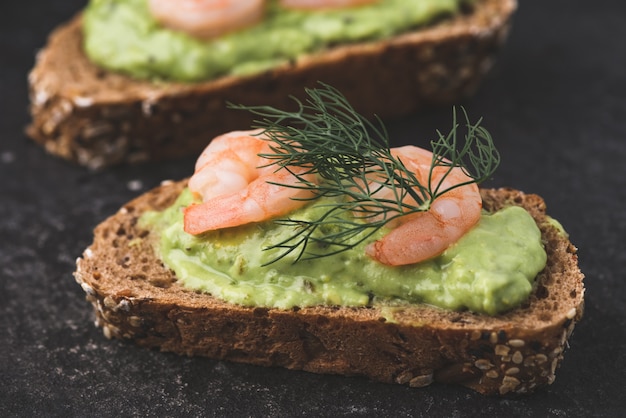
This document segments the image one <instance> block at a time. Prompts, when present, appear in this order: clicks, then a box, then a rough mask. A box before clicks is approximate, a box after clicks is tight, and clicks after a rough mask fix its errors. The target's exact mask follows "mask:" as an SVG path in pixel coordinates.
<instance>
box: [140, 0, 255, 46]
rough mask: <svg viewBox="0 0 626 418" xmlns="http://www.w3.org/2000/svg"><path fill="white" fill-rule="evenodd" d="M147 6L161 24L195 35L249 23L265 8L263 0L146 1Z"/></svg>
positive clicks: (204, 35)
mask: <svg viewBox="0 0 626 418" xmlns="http://www.w3.org/2000/svg"><path fill="white" fill-rule="evenodd" d="M148 5H149V8H150V12H151V13H152V16H154V18H155V19H156V20H157V21H158V22H160V23H161V24H162V25H164V26H166V27H168V28H170V29H173V30H178V31H182V32H186V33H188V34H189V35H191V36H194V37H197V38H212V37H215V36H218V35H221V34H224V33H226V32H230V31H233V30H236V29H241V28H244V27H246V26H249V25H252V24H254V23H256V22H258V21H259V20H261V18H262V17H263V12H264V10H265V0H148Z"/></svg>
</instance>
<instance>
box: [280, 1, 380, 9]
mask: <svg viewBox="0 0 626 418" xmlns="http://www.w3.org/2000/svg"><path fill="white" fill-rule="evenodd" d="M377 1H379V0H280V4H281V6H283V7H287V8H290V9H308V10H314V9H338V8H342V7H354V6H364V5H366V4H371V3H375V2H377Z"/></svg>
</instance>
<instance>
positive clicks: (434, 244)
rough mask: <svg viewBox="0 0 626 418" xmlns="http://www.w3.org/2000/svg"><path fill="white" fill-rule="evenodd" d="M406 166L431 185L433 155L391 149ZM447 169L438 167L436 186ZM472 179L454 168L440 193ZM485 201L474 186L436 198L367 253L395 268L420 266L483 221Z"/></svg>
mask: <svg viewBox="0 0 626 418" xmlns="http://www.w3.org/2000/svg"><path fill="white" fill-rule="evenodd" d="M392 152H393V154H394V155H395V156H396V157H399V158H400V159H401V160H402V162H403V163H404V165H405V166H406V167H407V168H408V169H410V170H412V171H414V172H415V175H416V176H417V178H418V180H419V181H420V183H422V184H428V173H429V170H430V165H431V160H432V153H431V152H429V151H426V150H424V149H421V148H418V147H414V146H405V147H400V148H394V149H393V150H392ZM447 169H448V167H436V168H435V170H434V173H433V176H432V178H431V180H430V181H431V183H430V184H431V186H432V187H435V186H436V185H437V184H438V183H439V182H440V181H442V178H443V176H444V173H445V172H446V170H447ZM469 180H471V179H470V178H469V177H468V176H467V175H466V174H465V173H463V171H462V170H461V169H460V168H458V167H455V168H452V170H451V171H450V173H449V174H448V175H447V177H445V179H443V181H442V184H441V190H445V189H447V188H449V187H451V186H454V185H456V184H459V183H464V182H467V181H469ZM481 209H482V199H481V197H480V192H479V190H478V186H477V185H476V184H475V183H472V184H468V185H464V186H460V187H457V188H455V189H452V190H450V191H448V192H446V193H444V194H443V195H441V196H439V197H438V198H437V199H435V200H434V201H433V202H432V204H431V206H430V208H429V209H428V210H427V211H425V212H418V213H414V214H410V215H406V216H403V217H401V218H399V219H398V220H397V222H396V223H394V225H392V227H393V229H392V230H391V232H389V233H388V234H387V235H385V236H384V237H383V238H381V239H380V240H378V241H376V242H373V243H371V244H369V245H368V246H367V247H366V250H365V252H366V254H367V255H369V256H370V257H372V258H374V259H375V260H377V261H379V262H381V263H383V264H388V265H392V266H398V265H405V264H413V263H419V262H421V261H425V260H428V259H430V258H432V257H435V256H437V255H439V254H441V253H442V252H443V251H444V250H445V249H446V248H448V247H449V246H450V245H451V244H453V243H455V242H456V241H458V240H459V238H461V237H462V236H463V235H464V234H465V233H466V232H467V231H469V230H470V229H471V228H472V227H473V226H474V225H475V224H476V223H477V222H478V220H479V219H480V213H481Z"/></svg>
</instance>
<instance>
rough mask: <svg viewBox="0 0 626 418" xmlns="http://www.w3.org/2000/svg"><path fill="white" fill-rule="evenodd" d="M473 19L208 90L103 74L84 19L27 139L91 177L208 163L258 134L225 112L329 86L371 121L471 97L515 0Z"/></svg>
mask: <svg viewBox="0 0 626 418" xmlns="http://www.w3.org/2000/svg"><path fill="white" fill-rule="evenodd" d="M476 5H477V6H476V7H475V8H474V9H473V10H472V11H468V12H466V13H463V14H461V15H459V16H457V17H455V18H453V19H449V20H445V21H441V22H439V23H436V24H434V25H431V26H429V27H426V28H422V29H420V30H418V31H415V32H413V33H409V34H406V35H402V36H398V37H395V38H392V39H390V40H387V41H381V42H375V43H371V42H370V43H363V44H356V45H350V46H343V47H336V48H333V49H330V50H328V51H325V52H321V53H318V54H314V55H309V56H305V57H302V58H301V59H298V60H297V61H296V62H293V63H290V64H288V65H284V66H282V67H279V68H276V69H274V70H272V71H268V72H265V73H262V74H258V75H256V76H251V77H245V78H241V77H224V78H220V79H218V80H215V81H209V82H202V83H191V84H185V83H171V82H159V83H152V82H149V81H142V80H135V79H132V78H130V77H128V76H125V75H122V74H116V73H111V72H108V71H104V70H102V69H100V68H98V67H96V66H95V65H93V64H92V63H91V62H90V61H89V60H88V59H87V57H86V56H85V55H84V53H83V50H82V29H81V17H80V15H78V16H76V17H75V18H74V19H73V20H71V21H70V22H69V23H67V24H65V25H63V26H61V27H59V28H58V29H57V30H55V31H54V32H53V33H52V34H51V36H50V38H49V40H48V44H47V46H46V47H45V48H44V49H43V50H42V51H41V52H40V53H39V54H38V56H37V60H36V64H35V67H34V68H33V70H32V71H31V73H30V76H29V85H30V98H31V107H30V110H31V114H32V123H31V124H30V126H29V127H28V128H27V133H28V135H29V136H30V137H32V138H33V139H34V140H35V141H37V142H38V143H41V144H42V145H43V146H44V147H45V148H46V149H47V150H48V151H49V152H50V153H52V154H56V155H59V156H61V157H63V158H66V159H68V160H72V161H75V162H78V163H79V164H82V165H86V166H89V167H91V168H99V167H104V166H108V165H112V164H117V163H125V162H137V161H144V160H148V159H152V160H159V159H166V158H176V157H180V156H183V155H189V154H192V153H193V154H195V153H198V152H200V151H201V150H202V148H204V146H205V145H206V143H207V141H208V140H210V139H211V138H213V137H215V136H216V135H218V134H219V133H222V132H228V131H230V130H234V129H237V128H238V127H241V126H250V123H251V118H252V117H251V116H250V115H249V114H248V113H247V112H242V111H234V110H228V109H226V108H225V104H226V103H227V102H231V103H237V104H245V105H270V106H275V107H280V108H289V107H291V106H293V102H292V101H291V99H289V95H290V94H291V95H296V96H302V94H303V90H304V89H303V88H304V87H315V86H317V82H318V81H323V82H325V83H327V84H330V85H332V86H333V87H336V88H337V89H339V90H340V91H341V92H342V93H343V94H345V95H346V97H347V98H348V100H349V101H350V102H351V103H352V104H353V105H354V106H355V107H356V108H357V110H358V111H359V112H361V113H362V114H364V115H367V116H368V117H369V116H372V115H375V114H376V115H378V116H380V117H383V118H387V117H393V116H399V115H405V114H408V113H410V112H413V111H416V110H419V109H422V108H424V107H428V106H436V105H447V104H451V103H455V102H458V101H460V100H462V99H463V98H465V97H467V96H469V95H471V94H472V93H473V92H474V91H475V90H476V88H477V86H478V84H479V82H480V81H481V80H482V78H483V76H484V75H485V73H486V72H487V71H488V70H489V68H490V67H491V66H492V63H493V61H494V59H495V56H496V54H497V52H498V50H499V49H500V46H501V45H502V44H503V42H504V40H505V38H506V35H507V33H508V29H509V26H510V22H511V17H512V15H513V13H514V11H515V9H516V7H517V2H516V0H478V1H477V2H476Z"/></svg>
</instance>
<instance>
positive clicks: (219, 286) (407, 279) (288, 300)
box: [141, 189, 546, 315]
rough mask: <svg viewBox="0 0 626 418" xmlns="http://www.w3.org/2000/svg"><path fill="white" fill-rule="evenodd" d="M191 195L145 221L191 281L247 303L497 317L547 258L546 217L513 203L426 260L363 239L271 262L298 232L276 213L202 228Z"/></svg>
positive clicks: (518, 298) (165, 255) (166, 256)
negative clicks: (539, 221)
mask: <svg viewBox="0 0 626 418" xmlns="http://www.w3.org/2000/svg"><path fill="white" fill-rule="evenodd" d="M191 202H192V195H191V193H190V192H189V190H188V189H186V190H185V191H183V193H182V194H181V195H180V197H179V198H178V200H177V201H176V202H175V203H174V205H172V206H171V207H170V208H168V209H166V210H165V211H163V212H149V213H147V214H145V215H144V216H143V217H142V219H141V223H142V225H143V226H145V227H148V228H150V229H152V230H154V231H156V233H157V234H159V236H160V241H159V242H158V244H157V252H158V253H159V255H160V257H161V259H162V260H163V262H164V263H165V264H166V265H167V266H168V267H169V268H171V269H172V270H173V271H174V272H175V273H176V275H177V277H178V278H179V279H180V280H181V281H182V283H183V285H184V286H186V287H188V288H191V289H195V290H200V291H203V292H207V293H210V294H212V295H213V296H215V297H217V298H220V299H223V300H225V301H228V302H230V303H235V304H241V305H245V306H262V307H275V308H282V309H288V308H292V307H295V306H299V307H304V306H314V305H343V306H372V305H383V306H384V305H398V304H400V305H402V304H407V303H426V304H430V305H434V306H438V307H441V308H445V309H451V310H463V309H469V310H471V311H473V312H477V313H486V314H489V315H495V314H497V313H500V312H503V311H506V310H508V309H511V308H513V307H516V306H517V305H519V304H520V303H522V302H523V301H524V300H525V299H526V298H527V297H528V295H529V294H530V292H531V290H532V285H533V281H534V278H535V277H536V275H537V274H538V273H539V272H540V271H541V270H542V269H543V268H544V266H545V263H546V253H545V250H544V248H543V245H542V242H541V234H540V231H539V229H538V228H537V225H536V224H535V222H534V220H533V219H532V217H531V216H530V215H529V214H528V213H527V212H526V211H525V210H524V209H522V208H519V207H516V206H512V207H508V208H505V209H503V210H500V211H498V212H495V213H483V215H482V217H481V220H480V221H479V223H478V225H477V226H475V227H474V228H473V229H472V230H471V231H470V232H469V233H467V234H466V235H465V236H464V237H463V238H462V239H461V240H460V241H459V242H457V243H456V244H454V245H452V246H451V247H450V248H448V249H447V250H446V251H445V252H444V253H443V254H441V255H440V256H438V257H436V258H434V259H432V260H429V261H427V262H424V263H419V264H414V265H409V266H400V267H389V266H385V265H383V264H380V263H378V262H376V261H373V260H372V259H370V258H369V257H368V256H366V255H365V253H364V249H363V246H360V247H357V248H355V249H354V250H351V251H346V252H343V253H339V254H336V255H333V256H328V257H323V258H318V259H314V260H300V261H298V262H297V263H294V262H293V261H294V257H292V256H287V257H285V258H283V259H281V260H279V261H277V262H275V263H272V264H269V265H267V266H265V267H264V266H263V264H265V263H267V262H268V261H270V260H271V259H273V258H274V257H275V254H273V253H272V251H263V250H262V248H265V247H267V246H268V245H270V244H271V243H276V242H279V241H280V240H281V237H282V238H284V237H285V236H286V234H290V232H289V231H288V230H285V228H288V227H286V226H281V225H278V224H276V223H274V222H271V221H268V222H263V223H257V224H249V225H245V226H241V227H236V228H229V229H223V230H218V231H213V232H208V233H205V234H203V235H200V236H193V235H190V234H187V233H186V232H184V231H183V226H182V225H183V214H182V211H181V208H182V207H185V206H187V205H189V204H190V203H191ZM318 206H319V205H318ZM316 210H320V209H319V208H318V207H316V206H315V204H313V205H309V206H307V207H305V208H303V209H300V210H298V211H296V212H294V213H292V214H290V218H292V219H298V218H300V219H304V218H307V217H308V218H311V219H312V218H313V213H314V212H315V211H316ZM384 233H385V232H384V231H382V232H381V235H382V234H384ZM379 236H380V235H379ZM374 239H375V238H374Z"/></svg>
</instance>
